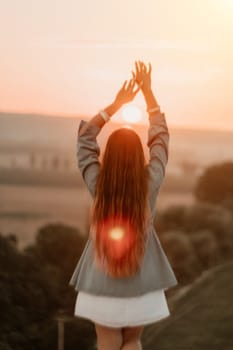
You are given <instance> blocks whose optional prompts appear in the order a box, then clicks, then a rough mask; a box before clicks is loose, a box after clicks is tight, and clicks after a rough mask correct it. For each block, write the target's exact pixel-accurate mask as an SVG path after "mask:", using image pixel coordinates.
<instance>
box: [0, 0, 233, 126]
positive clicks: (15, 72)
mask: <svg viewBox="0 0 233 350" xmlns="http://www.w3.org/2000/svg"><path fill="white" fill-rule="evenodd" d="M0 29H1V30H0V54H1V60H0V111H17V112H36V113H46V114H58V115H66V116H69V115H72V116H75V115H77V116H79V115H82V114H85V115H87V116H91V115H92V114H94V113H96V112H97V111H98V110H99V109H101V108H104V107H105V106H106V105H107V104H109V103H110V102H111V101H112V100H113V99H114V97H115V94H116V92H117V90H118V89H119V88H120V86H121V85H122V83H123V81H124V80H125V79H128V78H130V72H131V70H132V68H133V64H134V61H135V60H139V59H140V60H145V61H146V62H151V64H152V82H153V88H154V91H155V94H156V97H157V99H158V101H159V104H160V105H161V108H162V109H163V110H164V112H165V113H166V116H167V120H168V123H169V125H170V126H179V127H188V128H190V127H193V128H210V129H227V130H233V0H144V1H143V0H134V1H133V0H117V1H115V0H98V1H97V0H85V1H81V0H37V1H36V0H7V1H3V0H0ZM134 102H135V104H136V105H137V106H139V107H140V108H141V109H142V110H144V109H145V108H144V107H145V106H144V101H143V99H142V96H141V94H139V95H138V96H137V97H136V99H135V101H134ZM146 117H147V116H146V115H145V114H144V118H145V120H146Z"/></svg>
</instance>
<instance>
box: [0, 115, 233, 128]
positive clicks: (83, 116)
mask: <svg viewBox="0 0 233 350" xmlns="http://www.w3.org/2000/svg"><path fill="white" fill-rule="evenodd" d="M2 114H10V115H13V114H17V115H20V116H29V115H32V116H41V117H51V118H55V117H58V118H77V119H81V118H83V119H85V120H88V118H89V117H90V115H88V114H79V115H74V114H56V113H54V114H51V113H49V112H48V113H47V112H35V111H29V112H28V111H27V112H23V111H15V110H1V109H0V117H1V115H2ZM112 123H114V124H118V125H119V124H121V123H119V122H116V121H112ZM132 125H137V126H146V125H147V124H146V123H132ZM169 128H171V129H178V130H189V131H190V130H191V131H213V132H216V131H217V132H226V133H233V128H232V129H229V128H228V129H219V128H209V127H207V126H205V127H201V126H200V127H198V126H194V127H192V126H188V125H184V126H180V125H175V124H173V125H172V124H170V125H169Z"/></svg>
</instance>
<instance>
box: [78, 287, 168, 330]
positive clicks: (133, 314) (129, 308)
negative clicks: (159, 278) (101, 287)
mask: <svg viewBox="0 0 233 350" xmlns="http://www.w3.org/2000/svg"><path fill="white" fill-rule="evenodd" d="M74 314H75V316H78V317H82V318H86V319H89V320H91V321H92V322H95V323H98V324H101V325H103V326H108V327H116V328H118V327H119V328H121V327H130V326H131V327H133V326H139V325H146V324H149V323H153V322H156V321H159V320H161V319H162V318H165V317H168V316H169V315H170V311H169V308H168V304H167V300H166V296H165V294H164V290H163V289H159V290H155V291H153V292H150V293H146V294H144V295H141V296H136V297H130V298H119V297H118V298H116V297H106V296H97V295H92V294H89V293H86V292H82V291H80V292H79V293H78V296H77V299H76V304H75V311H74Z"/></svg>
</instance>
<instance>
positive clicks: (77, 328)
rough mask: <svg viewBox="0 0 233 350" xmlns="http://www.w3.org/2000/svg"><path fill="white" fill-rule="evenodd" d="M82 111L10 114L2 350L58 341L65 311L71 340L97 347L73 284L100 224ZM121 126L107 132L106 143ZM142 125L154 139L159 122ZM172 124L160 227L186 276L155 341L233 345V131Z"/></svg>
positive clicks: (2, 159) (193, 346)
mask: <svg viewBox="0 0 233 350" xmlns="http://www.w3.org/2000/svg"><path fill="white" fill-rule="evenodd" d="M82 118H84V119H88V118H85V116H84V117H77V118H62V117H54V116H53V117H51V116H42V115H41V116H39V115H11V114H1V115H0V126H1V127H0V308H1V316H2V317H1V320H0V350H27V349H28V350H31V349H38V350H45V349H46V350H47V349H56V348H57V342H58V328H57V323H58V320H62V321H61V322H62V323H63V324H64V327H65V349H68V350H74V349H82V350H90V349H96V336H95V331H94V326H93V324H92V323H91V322H89V321H88V320H85V319H80V318H77V317H76V318H74V317H73V310H74V303H75V298H76V293H75V292H74V291H73V289H72V288H70V287H69V286H68V281H69V279H70V277H71V274H72V272H73V270H74V268H75V265H76V263H77V261H78V260H79V257H80V256H81V253H82V251H83V249H84V246H85V243H86V240H87V238H88V230H89V210H90V206H91V197H90V195H89V193H88V191H87V189H86V187H85V186H84V182H83V180H82V178H81V176H80V173H79V170H78V167H77V160H76V137H77V128H78V125H79V122H80V119H82ZM116 127H118V125H117V124H114V123H109V124H108V125H106V128H104V129H103V130H102V132H101V134H100V135H99V136H98V142H99V144H100V146H101V150H103V147H104V145H105V142H106V139H107V137H108V135H109V134H110V133H111V131H112V130H113V129H115V128H116ZM134 128H135V130H136V131H137V132H138V133H139V135H140V137H141V139H142V142H143V143H144V145H146V137H147V127H146V126H142V125H137V126H135V127H134ZM169 130H170V149H169V151H170V153H169V161H168V166H167V169H166V177H165V180H164V182H163V184H162V187H161V190H160V192H159V196H158V199H157V212H156V217H155V222H154V226H155V229H156V232H157V233H158V236H159V238H160V241H161V244H162V246H163V248H164V251H165V253H166V254H167V256H168V259H169V261H170V263H171V265H172V268H173V270H174V272H175V274H176V277H177V279H178V282H179V284H178V285H177V286H175V287H174V288H171V289H169V290H167V291H166V296H167V300H168V304H169V308H170V310H171V315H170V316H169V317H168V318H166V319H164V320H161V321H159V322H156V324H152V325H148V326H146V327H145V331H144V334H143V337H142V343H143V349H145V350H147V349H148V350H149V349H157V348H159V349H161V350H169V349H171V346H172V349H173V350H180V349H185V350H186V349H190V350H207V349H211V350H219V349H221V350H231V349H232V348H233V336H232V335H233V332H232V330H233V328H232V325H233V304H232V300H231V299H232V292H233V279H232V271H233V158H232V155H233V137H232V136H233V133H232V132H225V131H219V132H217V131H212V130H192V129H173V128H169ZM145 153H146V157H147V158H148V150H147V148H146V146H145ZM61 257H62V258H61ZM35 301H36V302H35Z"/></svg>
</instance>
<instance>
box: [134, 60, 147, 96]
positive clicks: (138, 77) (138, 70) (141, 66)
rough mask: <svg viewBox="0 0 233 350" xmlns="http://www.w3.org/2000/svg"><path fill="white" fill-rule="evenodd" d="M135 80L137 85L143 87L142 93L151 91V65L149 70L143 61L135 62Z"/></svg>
mask: <svg viewBox="0 0 233 350" xmlns="http://www.w3.org/2000/svg"><path fill="white" fill-rule="evenodd" d="M132 74H133V78H134V79H135V81H136V83H137V84H138V85H139V86H141V89H142V91H148V90H150V89H151V64H150V63H149V65H148V68H147V66H146V65H145V63H144V62H142V61H136V62H135V72H134V71H132Z"/></svg>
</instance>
